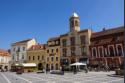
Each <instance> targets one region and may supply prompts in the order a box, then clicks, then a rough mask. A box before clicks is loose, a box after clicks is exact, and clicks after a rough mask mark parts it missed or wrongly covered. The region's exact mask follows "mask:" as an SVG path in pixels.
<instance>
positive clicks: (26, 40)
mask: <svg viewBox="0 0 125 83" xmlns="http://www.w3.org/2000/svg"><path fill="white" fill-rule="evenodd" d="M30 40H32V39H27V40H23V41H19V42H16V43H14V44H17V43H25V42H28V41H30Z"/></svg>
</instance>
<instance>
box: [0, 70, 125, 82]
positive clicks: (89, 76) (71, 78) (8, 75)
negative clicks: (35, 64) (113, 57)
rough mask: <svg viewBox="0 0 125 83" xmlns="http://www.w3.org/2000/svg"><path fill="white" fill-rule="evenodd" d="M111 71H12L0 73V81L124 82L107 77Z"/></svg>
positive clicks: (121, 79) (112, 72) (120, 79)
mask: <svg viewBox="0 0 125 83" xmlns="http://www.w3.org/2000/svg"><path fill="white" fill-rule="evenodd" d="M114 73H115V72H114V71H111V72H89V73H83V72H81V73H78V74H76V75H74V74H72V73H69V74H65V75H57V74H45V73H39V74H36V73H23V74H22V75H17V74H16V73H14V72H4V73H2V72H1V73H0V83H124V78H118V77H109V76H107V74H114Z"/></svg>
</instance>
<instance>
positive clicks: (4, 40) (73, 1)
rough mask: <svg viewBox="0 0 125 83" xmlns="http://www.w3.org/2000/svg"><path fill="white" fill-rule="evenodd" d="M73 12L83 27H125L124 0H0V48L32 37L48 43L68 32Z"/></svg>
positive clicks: (38, 41) (94, 30)
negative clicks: (50, 39) (52, 38)
mask: <svg viewBox="0 0 125 83" xmlns="http://www.w3.org/2000/svg"><path fill="white" fill-rule="evenodd" d="M73 11H75V13H76V14H77V15H78V16H79V18H80V30H84V29H89V28H92V30H93V32H99V31H102V30H103V28H104V27H105V29H111V28H116V27H120V26H124V0H0V35H1V40H0V49H4V50H8V49H11V45H10V44H12V43H16V42H19V41H22V40H26V39H33V38H37V43H40V44H46V43H47V40H48V39H49V38H51V37H59V36H60V35H62V34H66V33H67V32H69V31H70V27H69V26H70V25H69V18H70V16H71V14H72V13H73Z"/></svg>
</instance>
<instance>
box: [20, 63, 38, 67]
mask: <svg viewBox="0 0 125 83" xmlns="http://www.w3.org/2000/svg"><path fill="white" fill-rule="evenodd" d="M22 65H23V66H24V67H36V64H35V63H22Z"/></svg>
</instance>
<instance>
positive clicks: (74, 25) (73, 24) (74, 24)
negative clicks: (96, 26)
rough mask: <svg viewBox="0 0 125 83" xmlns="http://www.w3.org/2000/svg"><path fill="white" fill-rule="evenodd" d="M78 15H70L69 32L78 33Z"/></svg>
mask: <svg viewBox="0 0 125 83" xmlns="http://www.w3.org/2000/svg"><path fill="white" fill-rule="evenodd" d="M79 20H80V19H79V17H78V15H77V14H76V13H75V12H74V13H72V15H71V17H70V19H69V21H70V31H75V30H76V31H80V21H79Z"/></svg>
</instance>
